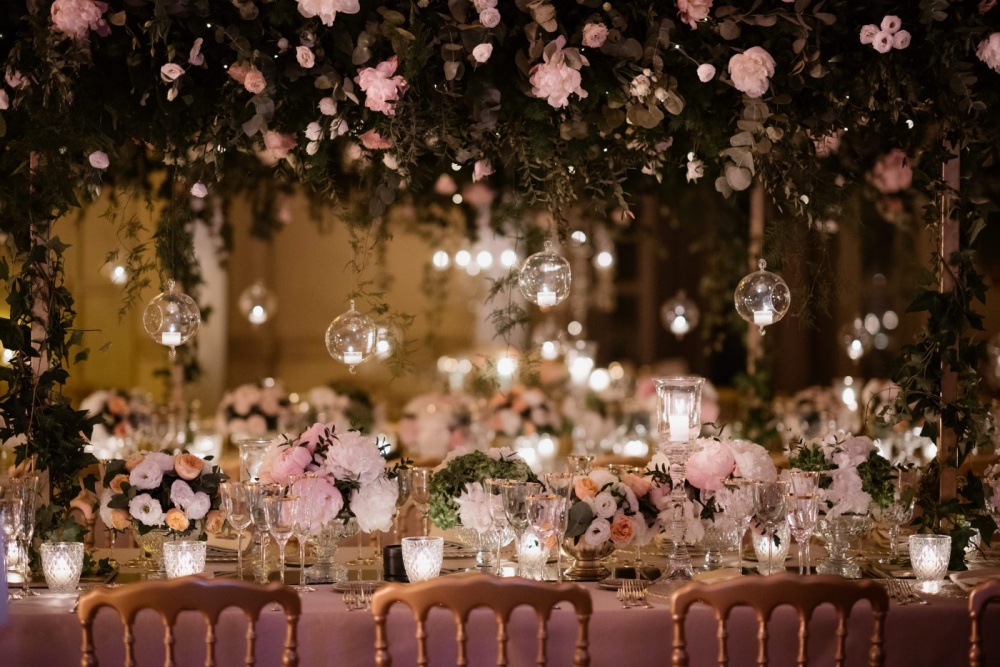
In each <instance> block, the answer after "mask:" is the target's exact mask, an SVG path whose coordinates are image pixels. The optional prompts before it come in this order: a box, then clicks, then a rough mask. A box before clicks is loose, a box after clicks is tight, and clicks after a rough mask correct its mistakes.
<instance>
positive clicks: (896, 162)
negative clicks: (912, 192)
mask: <svg viewBox="0 0 1000 667" xmlns="http://www.w3.org/2000/svg"><path fill="white" fill-rule="evenodd" d="M907 159H908V158H907V156H906V153H904V152H903V151H901V150H899V149H898V148H893V149H892V150H891V151H889V152H888V153H886V154H885V155H883V156H882V157H880V158H879V159H878V161H877V162H876V163H875V166H874V167H872V171H871V175H870V176H869V180H870V181H871V182H872V185H874V186H875V188H876V189H877V190H878V191H879V192H881V193H882V194H894V193H896V192H900V191H901V190H906V189H907V188H909V187H910V185H912V184H913V170H911V169H910V167H909V165H908V164H906V161H907Z"/></svg>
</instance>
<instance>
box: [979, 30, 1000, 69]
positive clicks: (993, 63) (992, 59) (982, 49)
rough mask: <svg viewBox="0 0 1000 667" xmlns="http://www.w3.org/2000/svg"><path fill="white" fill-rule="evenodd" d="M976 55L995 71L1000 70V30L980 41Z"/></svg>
mask: <svg viewBox="0 0 1000 667" xmlns="http://www.w3.org/2000/svg"><path fill="white" fill-rule="evenodd" d="M976 57H977V58H979V59H980V60H981V61H983V62H984V63H986V65H987V67H989V68H990V69H992V70H993V71H994V72H1000V32H995V33H993V34H991V35H990V36H989V37H987V38H986V39H984V40H983V41H981V42H979V46H978V47H977V48H976Z"/></svg>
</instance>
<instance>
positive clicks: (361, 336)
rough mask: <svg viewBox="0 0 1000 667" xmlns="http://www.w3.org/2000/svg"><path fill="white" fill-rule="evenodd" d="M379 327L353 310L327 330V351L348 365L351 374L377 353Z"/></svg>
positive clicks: (352, 304)
mask: <svg viewBox="0 0 1000 667" xmlns="http://www.w3.org/2000/svg"><path fill="white" fill-rule="evenodd" d="M377 347H378V326H377V325H376V324H375V323H374V322H372V321H371V319H370V318H368V317H367V316H365V315H362V314H361V313H359V312H358V311H356V310H354V299H351V308H350V310H348V311H347V312H346V313H344V314H343V315H339V316H337V317H336V318H335V319H334V320H333V322H330V326H329V327H327V329H326V349H327V352H329V353H330V356H331V357H333V358H334V359H336V360H337V361H339V362H341V363H344V364H347V367H348V369H349V370H350V371H351V373H354V372H355V367H356V366H357V365H358V364H360V363H364V362H365V361H368V359H370V358H371V357H372V355H373V354H375V352H376V351H377Z"/></svg>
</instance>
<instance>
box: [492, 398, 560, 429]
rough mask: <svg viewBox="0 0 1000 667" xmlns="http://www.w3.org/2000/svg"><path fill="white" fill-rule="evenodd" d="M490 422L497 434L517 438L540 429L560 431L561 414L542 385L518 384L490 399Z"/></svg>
mask: <svg viewBox="0 0 1000 667" xmlns="http://www.w3.org/2000/svg"><path fill="white" fill-rule="evenodd" d="M489 414H490V425H491V426H492V428H493V430H494V431H495V432H496V434H497V435H498V436H504V437H508V438H516V437H519V436H525V435H535V434H537V433H558V432H559V431H560V429H561V427H562V418H561V417H560V415H559V411H558V410H557V409H556V406H555V404H554V403H553V402H552V401H551V400H550V399H549V398H548V397H547V396H546V395H545V392H543V391H542V390H541V389H537V388H533V387H532V388H529V387H524V386H522V385H517V386H515V387H512V388H511V390H510V391H508V392H507V393H502V392H501V393H497V394H495V395H494V396H493V398H492V399H490V404H489Z"/></svg>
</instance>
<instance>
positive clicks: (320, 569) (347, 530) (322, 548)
mask: <svg viewBox="0 0 1000 667" xmlns="http://www.w3.org/2000/svg"><path fill="white" fill-rule="evenodd" d="M357 534H358V524H357V522H356V521H355V520H354V519H350V520H348V521H347V522H344V521H339V520H333V521H330V522H329V523H327V524H326V525H325V526H323V529H322V530H321V531H320V532H319V533H317V534H316V535H314V536H313V539H312V545H313V556H314V557H315V561H316V562H315V563H314V564H313V565H312V566H311V567H308V568H306V569H305V570H304V571H303V575H304V579H305V582H304V583H306V584H335V583H338V582H341V581H344V580H345V579H346V578H347V568H346V567H344V566H343V565H341V564H340V563H338V562H337V549H338V548H339V547H340V543H341V542H342V541H344V540H346V539H348V538H351V537H354V536H355V535H357Z"/></svg>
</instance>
